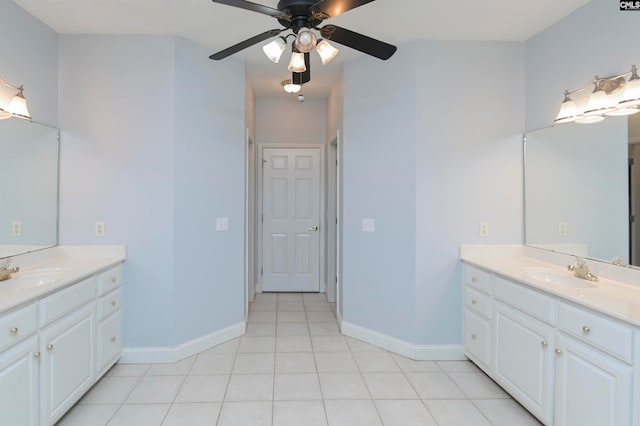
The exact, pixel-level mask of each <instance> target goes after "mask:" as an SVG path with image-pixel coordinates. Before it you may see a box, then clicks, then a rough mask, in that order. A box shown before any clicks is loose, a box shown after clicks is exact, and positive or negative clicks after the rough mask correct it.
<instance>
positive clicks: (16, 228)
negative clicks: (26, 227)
mask: <svg viewBox="0 0 640 426" xmlns="http://www.w3.org/2000/svg"><path fill="white" fill-rule="evenodd" d="M11 235H13V236H14V237H20V236H22V222H21V221H19V220H16V221H14V222H13V223H12V224H11Z"/></svg>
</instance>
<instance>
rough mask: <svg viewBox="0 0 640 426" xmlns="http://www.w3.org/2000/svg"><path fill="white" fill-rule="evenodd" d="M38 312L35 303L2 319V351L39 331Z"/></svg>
mask: <svg viewBox="0 0 640 426" xmlns="http://www.w3.org/2000/svg"><path fill="white" fill-rule="evenodd" d="M37 327H38V310H37V305H36V304H35V303H33V304H31V305H29V306H27V307H24V308H21V309H19V310H17V311H15V312H12V313H10V314H7V315H4V316H2V317H0V351H2V350H3V349H5V348H6V347H7V346H9V345H12V344H13V343H16V342H18V341H20V340H22V339H23V338H25V337H27V336H28V335H30V334H31V333H33V332H34V331H36V330H37Z"/></svg>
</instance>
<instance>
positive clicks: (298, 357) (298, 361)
mask: <svg viewBox="0 0 640 426" xmlns="http://www.w3.org/2000/svg"><path fill="white" fill-rule="evenodd" d="M275 371H276V373H315V372H316V363H315V359H314V357H313V353H311V352H278V353H277V354H276V368H275Z"/></svg>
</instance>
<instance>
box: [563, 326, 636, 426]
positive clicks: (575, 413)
mask: <svg viewBox="0 0 640 426" xmlns="http://www.w3.org/2000/svg"><path fill="white" fill-rule="evenodd" d="M557 348H558V349H557V355H556V369H557V378H556V425H560V426H562V425H584V426H590V425H594V426H596V425H616V426H625V425H629V424H630V422H631V412H632V408H633V407H632V405H631V382H632V374H633V369H632V367H630V366H628V365H626V364H624V363H622V362H619V361H617V360H615V359H613V358H611V357H609V356H608V355H605V354H603V353H602V352H600V351H598V350H596V349H594V348H592V347H590V346H588V345H586V344H584V343H580V342H578V341H576V340H573V339H572V338H570V337H568V336H564V335H560V336H558V344H557Z"/></svg>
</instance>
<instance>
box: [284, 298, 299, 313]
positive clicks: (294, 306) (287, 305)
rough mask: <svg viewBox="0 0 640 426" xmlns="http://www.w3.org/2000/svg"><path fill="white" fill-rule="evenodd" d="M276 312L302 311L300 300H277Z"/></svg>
mask: <svg viewBox="0 0 640 426" xmlns="http://www.w3.org/2000/svg"><path fill="white" fill-rule="evenodd" d="M278 312H304V304H303V303H302V300H300V301H299V302H278Z"/></svg>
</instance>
